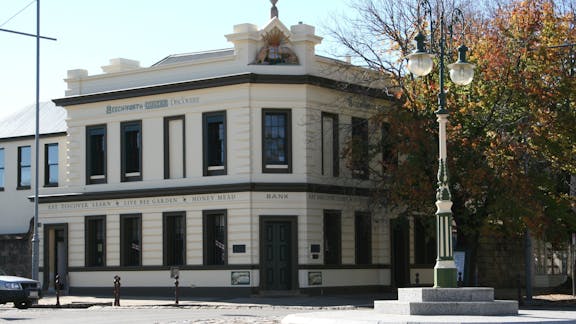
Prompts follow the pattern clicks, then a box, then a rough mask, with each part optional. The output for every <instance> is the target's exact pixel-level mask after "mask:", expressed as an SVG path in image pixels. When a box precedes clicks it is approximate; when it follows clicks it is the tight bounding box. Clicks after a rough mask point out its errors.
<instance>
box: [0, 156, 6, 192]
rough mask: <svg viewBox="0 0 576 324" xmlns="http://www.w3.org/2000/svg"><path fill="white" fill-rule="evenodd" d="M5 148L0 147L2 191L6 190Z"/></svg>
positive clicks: (0, 182)
mask: <svg viewBox="0 0 576 324" xmlns="http://www.w3.org/2000/svg"><path fill="white" fill-rule="evenodd" d="M4 165H5V162H4V148H0V191H2V190H4Z"/></svg>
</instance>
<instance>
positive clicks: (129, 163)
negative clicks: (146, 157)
mask: <svg viewBox="0 0 576 324" xmlns="http://www.w3.org/2000/svg"><path fill="white" fill-rule="evenodd" d="M120 128H121V130H120V131H121V134H120V136H121V141H122V147H121V152H122V161H121V163H122V170H121V172H122V181H123V182H125V181H139V180H142V122H140V121H131V122H124V123H122V124H121V125H120Z"/></svg>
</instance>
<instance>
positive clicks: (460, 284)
mask: <svg viewBox="0 0 576 324" xmlns="http://www.w3.org/2000/svg"><path fill="white" fill-rule="evenodd" d="M457 286H458V287H462V286H464V280H462V272H458V282H457Z"/></svg>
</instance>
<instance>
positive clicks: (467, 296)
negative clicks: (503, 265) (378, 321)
mask: <svg viewBox="0 0 576 324" xmlns="http://www.w3.org/2000/svg"><path fill="white" fill-rule="evenodd" d="M374 311H375V312H378V313H385V314H398V315H480V316H507V315H518V302H516V301H508V300H506V301H504V300H494V289H493V288H400V289H398V300H376V301H374Z"/></svg>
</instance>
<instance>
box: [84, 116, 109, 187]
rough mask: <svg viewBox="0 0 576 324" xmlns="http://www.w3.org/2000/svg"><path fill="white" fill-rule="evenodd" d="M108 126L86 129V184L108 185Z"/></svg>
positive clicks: (94, 126) (95, 126) (88, 127)
mask: <svg viewBox="0 0 576 324" xmlns="http://www.w3.org/2000/svg"><path fill="white" fill-rule="evenodd" d="M106 140H107V139H106V125H93V126H87V127H86V184H96V183H106V168H107V166H106V154H107V153H106V147H107V142H106Z"/></svg>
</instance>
